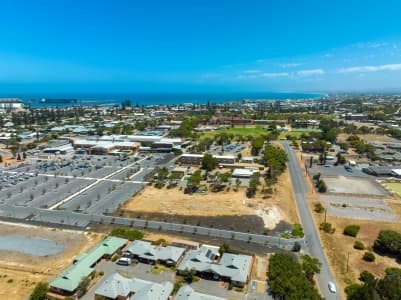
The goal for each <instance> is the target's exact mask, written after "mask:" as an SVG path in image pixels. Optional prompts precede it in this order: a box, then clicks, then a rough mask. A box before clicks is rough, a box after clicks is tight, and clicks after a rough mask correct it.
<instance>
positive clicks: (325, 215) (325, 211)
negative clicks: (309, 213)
mask: <svg viewBox="0 0 401 300" xmlns="http://www.w3.org/2000/svg"><path fill="white" fill-rule="evenodd" d="M326 220H327V208H325V209H324V223H326Z"/></svg>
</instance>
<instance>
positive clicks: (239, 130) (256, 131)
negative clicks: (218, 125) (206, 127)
mask: <svg viewBox="0 0 401 300" xmlns="http://www.w3.org/2000/svg"><path fill="white" fill-rule="evenodd" d="M221 133H226V134H233V135H242V136H244V137H245V136H249V135H250V136H252V137H254V136H259V135H262V134H269V131H268V130H267V129H266V128H263V127H262V126H256V127H234V128H230V129H221V130H215V131H209V132H205V133H202V134H201V139H206V138H209V139H214V138H215V136H216V135H219V134H221Z"/></svg>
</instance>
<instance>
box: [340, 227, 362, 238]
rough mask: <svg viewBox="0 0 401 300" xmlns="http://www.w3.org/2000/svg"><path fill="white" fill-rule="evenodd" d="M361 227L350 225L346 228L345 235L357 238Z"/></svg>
mask: <svg viewBox="0 0 401 300" xmlns="http://www.w3.org/2000/svg"><path fill="white" fill-rule="evenodd" d="M359 228H360V227H359V225H348V226H346V227H345V228H344V231H343V234H344V235H349V236H352V237H356V236H357V235H358V232H359Z"/></svg>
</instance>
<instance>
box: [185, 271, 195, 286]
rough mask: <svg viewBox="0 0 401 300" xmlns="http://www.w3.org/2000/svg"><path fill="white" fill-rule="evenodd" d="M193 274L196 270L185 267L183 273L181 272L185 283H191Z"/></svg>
mask: <svg viewBox="0 0 401 300" xmlns="http://www.w3.org/2000/svg"><path fill="white" fill-rule="evenodd" d="M195 275H196V271H195V270H194V269H188V268H187V269H185V270H184V273H183V274H182V276H183V277H184V280H185V282H186V283H192V281H194V277H195Z"/></svg>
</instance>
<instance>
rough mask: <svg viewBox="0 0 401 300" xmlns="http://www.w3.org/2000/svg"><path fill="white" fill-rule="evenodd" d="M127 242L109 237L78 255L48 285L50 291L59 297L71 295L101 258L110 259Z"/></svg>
mask: <svg viewBox="0 0 401 300" xmlns="http://www.w3.org/2000/svg"><path fill="white" fill-rule="evenodd" d="M127 242H128V240H127V239H122V238H119V237H113V236H109V237H107V238H106V239H104V240H103V241H102V242H100V243H99V244H97V245H96V246H95V247H94V248H92V249H91V250H90V251H88V252H85V253H82V254H80V255H79V256H77V257H76V259H75V260H74V262H73V264H72V265H71V266H70V267H69V268H68V269H67V270H66V271H64V273H62V274H61V275H59V276H58V277H56V278H55V279H54V280H52V281H51V282H50V283H49V286H50V289H51V291H52V292H55V293H57V294H61V295H73V294H74V293H75V292H76V291H77V289H78V286H79V284H80V283H81V281H82V280H83V279H84V278H85V277H87V276H89V275H90V274H92V272H93V271H94V267H95V265H96V264H97V263H98V262H99V261H100V260H101V259H102V258H110V257H111V256H112V255H113V254H114V253H116V252H117V251H118V250H120V249H122V248H123V247H124V246H125V245H126V244H127Z"/></svg>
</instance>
